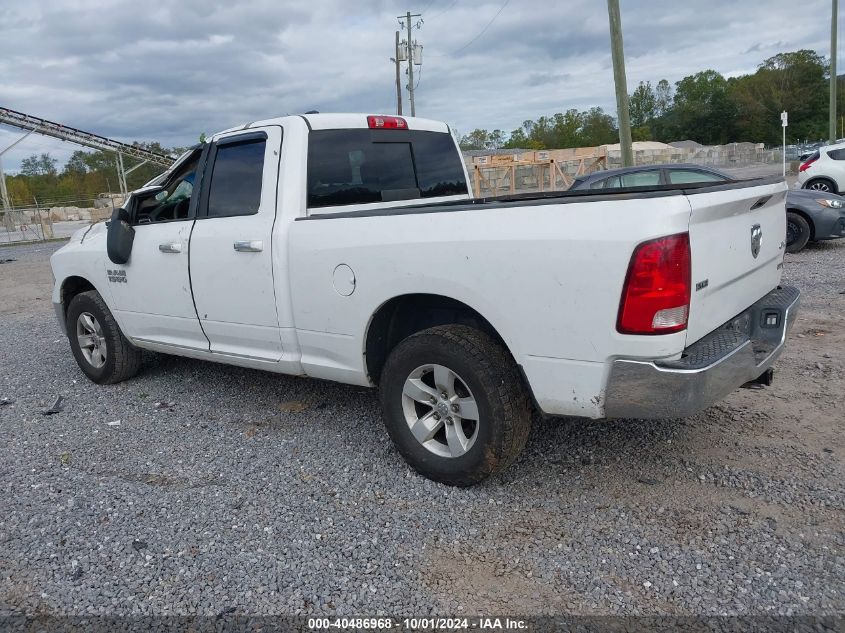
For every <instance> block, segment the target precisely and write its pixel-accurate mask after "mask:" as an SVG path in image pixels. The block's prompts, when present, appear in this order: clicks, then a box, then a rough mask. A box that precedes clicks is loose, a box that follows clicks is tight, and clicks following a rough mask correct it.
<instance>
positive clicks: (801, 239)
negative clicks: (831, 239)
mask: <svg viewBox="0 0 845 633" xmlns="http://www.w3.org/2000/svg"><path fill="white" fill-rule="evenodd" d="M811 234H812V231H811V230H810V223H809V222H807V220H806V218H804V216H803V215H800V214H798V213H795V212H794V211H787V212H786V252H787V253H797V252H798V251H800V250H802V249H803V248H804V247H805V246H807V242H809V241H810V236H811Z"/></svg>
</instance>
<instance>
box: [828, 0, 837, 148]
mask: <svg viewBox="0 0 845 633" xmlns="http://www.w3.org/2000/svg"><path fill="white" fill-rule="evenodd" d="M838 14H839V0H833V6H832V7H831V15H830V120H829V126H828V127H829V130H828V131H829V133H830V134H829V135H830V142H831V143H835V142H836V88H837V86H836V84H837V81H838V80H839V78H838V77H837V76H836V25H837V22H838V21H839V19H838V18H839V15H838Z"/></svg>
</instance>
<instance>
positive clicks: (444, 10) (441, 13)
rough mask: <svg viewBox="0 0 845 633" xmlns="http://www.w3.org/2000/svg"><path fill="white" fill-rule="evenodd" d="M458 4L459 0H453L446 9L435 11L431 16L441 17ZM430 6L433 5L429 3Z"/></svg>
mask: <svg viewBox="0 0 845 633" xmlns="http://www.w3.org/2000/svg"><path fill="white" fill-rule="evenodd" d="M456 4H458V0H452V4H450V5H449V6H448V7H446V8H445V9H443V10H442V11H438V12H437V13H435V14H434V15H432V16H431V17H432V18H436V17H440V16H441V15H443V14H444V13H448V12H449V10H451V8H452V7H454V6H455V5H456ZM429 6H431V5H429ZM429 19H431V18H429Z"/></svg>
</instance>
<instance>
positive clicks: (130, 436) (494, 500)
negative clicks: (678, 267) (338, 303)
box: [0, 240, 845, 615]
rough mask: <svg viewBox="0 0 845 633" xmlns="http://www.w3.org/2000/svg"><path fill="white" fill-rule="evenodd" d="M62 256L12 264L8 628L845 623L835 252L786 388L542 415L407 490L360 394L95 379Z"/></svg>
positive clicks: (172, 379)
mask: <svg viewBox="0 0 845 633" xmlns="http://www.w3.org/2000/svg"><path fill="white" fill-rule="evenodd" d="M55 248H57V246H56V245H38V246H31V247H11V248H4V249H2V250H0V259H2V258H9V257H11V258H15V259H16V260H17V261H14V262H10V263H6V264H2V265H0V297H2V298H3V299H2V301H0V325H2V327H0V399H2V398H4V397H5V398H11V399H14V403H12V404H9V405H5V406H0V433H2V436H3V438H4V440H3V442H2V445H0V508H2V514H0V615H9V614H24V613H26V614H48V615H50V614H52V615H71V614H75V615H80V614H112V615H115V614H155V615H166V614H206V615H214V614H220V613H224V612H226V613H235V614H300V613H307V614H312V613H313V614H341V615H343V614H359V615H360V614H376V613H386V614H393V615H400V614H405V615H410V614H415V615H423V614H428V613H432V614H441V615H445V614H451V615H459V614H467V615H469V614H490V613H512V614H538V613H551V614H561V613H570V614H627V615H635V614H649V615H655V614H670V615H671V614H675V615H682V614H691V615H703V614H708V615H716V614H745V615H749V614H770V615H771V614H792V615H801V614H813V615H822V614H836V613H839V614H841V613H843V612H845V594H844V593H843V592H845V521H843V518H845V513H843V510H845V486H843V482H845V477H843V475H845V468H843V465H845V442H843V439H842V433H841V428H842V421H843V414H842V413H843V404H842V394H843V393H845V389H843V388H844V387H845V374H843V364H845V363H843V361H845V337H843V333H842V332H843V327H842V326H843V324H845V317H843V313H844V312H845V295H843V294H842V293H843V292H845V275H843V272H842V271H843V263H845V240H843V241H841V242H838V243H826V244H821V245H815V246H811V247H810V248H808V249H807V250H806V251H805V252H804V253H801V254H799V255H795V256H788V257H787V265H786V271H785V277H786V281H788V282H789V283H793V284H797V285H799V286H800V287H801V288H802V289H803V290H804V309H803V312H802V314H801V316H800V318H799V320H798V322H797V324H796V327H795V329H794V330H793V338H792V340H791V343H790V345H789V347H788V350H787V352H786V353H785V354H784V356H783V357H782V359H781V361H780V362H779V364H778V370H777V372H776V376H775V385H774V386H773V387H770V388H768V389H766V390H741V391H739V392H737V393H735V394H732V395H731V396H730V397H729V398H728V399H727V400H726V401H725V402H723V403H721V404H719V405H716V406H714V407H712V408H710V409H709V410H707V411H706V412H704V413H703V414H701V415H698V416H696V417H693V418H690V419H686V420H665V421H637V420H624V421H616V422H590V421H583V420H574V419H564V420H560V419H557V420H545V421H540V422H538V423H537V424H536V425H535V427H534V429H533V431H532V433H531V437H530V440H529V444H528V447H527V450H526V451H525V453H524V455H523V456H522V458H521V459H520V460H519V461H518V462H517V464H516V465H515V466H514V467H512V468H511V469H510V470H508V471H507V472H506V473H504V474H503V475H502V476H500V477H497V478H494V479H492V480H488V481H487V482H485V483H484V484H482V485H480V486H477V487H475V488H472V489H469V490H459V489H452V488H448V487H445V486H441V485H438V484H435V483H433V482H431V481H428V480H426V479H423V478H422V477H419V476H417V475H416V474H414V473H413V472H411V471H410V469H409V468H408V467H407V466H406V465H405V463H404V462H403V461H402V459H401V458H400V457H399V455H398V454H397V453H396V452H395V451H394V450H393V448H392V447H391V445H390V443H389V441H388V438H387V435H386V433H385V431H384V429H383V427H382V422H381V419H380V415H379V410H378V404H377V399H376V394H375V392H374V391H370V390H367V389H360V388H354V387H348V386H343V385H337V384H331V383H325V382H319V381H315V380H306V379H299V378H289V377H284V376H277V375H273V374H268V373H262V372H258V371H251V370H244V369H238V368H233V367H226V366H223V365H216V364H213V363H205V362H199V361H192V360H186V359H180V358H175V357H168V356H154V355H150V356H149V357H148V358H147V359H146V362H145V366H144V369H143V372H142V374H141V375H139V376H138V377H137V378H135V379H133V380H131V381H129V382H127V383H123V384H119V385H114V386H107V387H99V386H96V385H94V384H92V383H90V382H88V381H87V380H86V379H85V378H84V376H83V375H82V373H81V372H80V371H79V370H78V368H77V367H76V365H75V363H74V361H73V358H72V356H71V353H70V350H69V347H68V344H67V341H66V340H65V339H64V338H63V337H62V336H61V334H60V333H59V330H58V327H57V325H56V323H55V321H54V316H53V314H52V309H51V306H50V302H49V296H50V286H51V279H50V273H49V269H48V263H47V258H48V257H49V254H50V253H51V252H52V251H53V250H55ZM59 395H61V396H63V397H64V398H65V401H66V405H65V408H64V410H63V411H61V412H60V413H57V414H55V415H50V416H45V415H42V414H41V411H43V410H45V409H46V408H48V407H49V406H50V405H51V404H52V403H53V401H54V400H55V399H56V397H57V396H59ZM159 402H166V403H169V402H173V403H175V404H174V405H173V406H172V408H171V407H168V406H165V407H164V408H162V407H161V406H159V407H157V406H156V403H159Z"/></svg>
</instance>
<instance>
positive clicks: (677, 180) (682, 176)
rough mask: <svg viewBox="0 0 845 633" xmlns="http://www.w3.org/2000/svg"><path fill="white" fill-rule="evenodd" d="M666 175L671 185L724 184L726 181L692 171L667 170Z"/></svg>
mask: <svg viewBox="0 0 845 633" xmlns="http://www.w3.org/2000/svg"><path fill="white" fill-rule="evenodd" d="M666 175H667V176H669V182H670V183H671V184H673V185H682V184H685V183H690V182H724V181H725V180H726V179H725V178H722V177H721V176H717V175H716V174H710V173H708V172H706V171H697V170H694V169H667V170H666Z"/></svg>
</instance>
